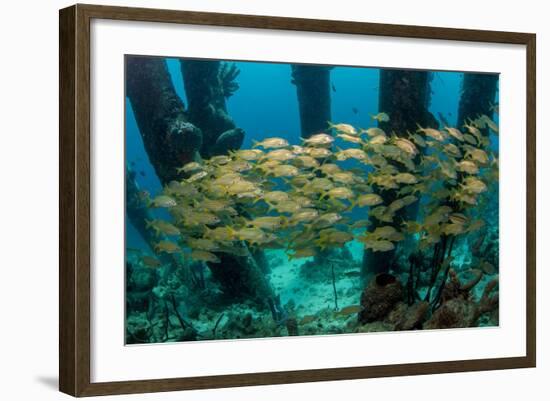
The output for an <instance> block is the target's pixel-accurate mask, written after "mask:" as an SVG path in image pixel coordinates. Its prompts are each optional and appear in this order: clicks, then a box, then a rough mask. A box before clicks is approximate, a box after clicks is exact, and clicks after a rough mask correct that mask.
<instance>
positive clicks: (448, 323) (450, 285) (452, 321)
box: [424, 269, 498, 329]
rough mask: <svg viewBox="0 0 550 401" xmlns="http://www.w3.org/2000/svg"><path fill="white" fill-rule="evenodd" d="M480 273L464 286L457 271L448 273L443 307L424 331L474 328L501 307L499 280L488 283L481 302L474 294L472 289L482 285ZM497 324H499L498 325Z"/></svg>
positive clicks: (430, 320)
mask: <svg viewBox="0 0 550 401" xmlns="http://www.w3.org/2000/svg"><path fill="white" fill-rule="evenodd" d="M480 279H481V272H479V271H477V272H475V273H474V274H473V277H472V278H470V279H469V280H468V281H466V282H465V283H462V282H461V280H460V279H459V277H458V274H457V273H456V272H455V271H454V270H452V269H451V270H450V271H449V280H448V282H447V283H446V284H445V289H444V291H443V294H442V298H441V300H442V304H441V306H440V307H439V308H438V309H437V310H436V311H435V312H434V313H433V315H432V316H431V318H430V319H429V320H428V321H427V322H426V323H425V324H424V328H425V329H449V328H459V327H473V326H476V325H477V323H478V320H479V318H480V317H481V315H483V314H486V313H491V312H493V311H494V310H495V309H497V308H498V292H497V293H496V294H493V295H491V294H492V293H493V291H494V290H495V288H496V287H497V285H498V278H494V279H492V280H491V281H489V282H488V283H487V284H486V285H485V288H484V290H483V294H482V296H481V298H480V299H479V301H476V300H475V299H474V297H473V295H472V289H473V288H474V287H475V286H476V285H477V284H478V283H479V281H480ZM497 324H498V323H497Z"/></svg>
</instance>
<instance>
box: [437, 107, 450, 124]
mask: <svg viewBox="0 0 550 401" xmlns="http://www.w3.org/2000/svg"><path fill="white" fill-rule="evenodd" d="M437 115H438V116H439V119H440V120H441V122H442V123H443V125H444V126H445V127H450V126H451V124H449V121H448V120H447V119H446V118H445V116H444V115H443V114H442V113H441V112H440V111H438V112H437Z"/></svg>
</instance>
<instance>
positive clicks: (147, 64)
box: [126, 56, 202, 184]
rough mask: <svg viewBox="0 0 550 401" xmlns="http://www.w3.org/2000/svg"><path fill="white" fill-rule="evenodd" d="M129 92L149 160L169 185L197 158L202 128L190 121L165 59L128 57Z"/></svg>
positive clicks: (127, 78)
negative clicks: (181, 169) (179, 171)
mask: <svg viewBox="0 0 550 401" xmlns="http://www.w3.org/2000/svg"><path fill="white" fill-rule="evenodd" d="M126 95H127V96H128V98H129V99H130V103H131V105H132V109H133V111H134V115H135V117H136V121H137V125H138V127H139V132H140V134H141V136H142V138H143V144H144V146H145V150H146V151H147V155H148V156H149V160H150V161H151V164H152V165H153V168H154V169H155V172H156V174H157V176H158V178H159V179H160V181H161V182H162V183H163V184H167V183H169V182H170V181H172V180H174V179H176V178H177V172H176V168H177V167H180V166H182V165H184V164H185V163H188V162H190V161H192V160H193V159H194V158H195V156H196V152H197V151H198V150H199V149H200V147H201V145H202V133H201V130H200V129H199V128H197V127H196V126H195V125H193V124H191V123H190V122H189V120H188V117H187V115H186V112H185V109H184V105H183V102H182V101H181V99H180V98H179V97H178V95H177V94H176V91H175V90H174V87H173V85H172V81H171V79H170V75H169V72H168V68H167V66H166V62H165V61H164V59H162V58H157V57H138V56H132V57H127V58H126Z"/></svg>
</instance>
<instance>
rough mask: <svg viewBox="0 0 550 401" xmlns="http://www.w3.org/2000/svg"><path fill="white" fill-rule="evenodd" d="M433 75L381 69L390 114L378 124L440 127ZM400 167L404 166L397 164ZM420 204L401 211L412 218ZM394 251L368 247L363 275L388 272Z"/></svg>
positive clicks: (389, 197) (403, 132)
mask: <svg viewBox="0 0 550 401" xmlns="http://www.w3.org/2000/svg"><path fill="white" fill-rule="evenodd" d="M430 81H431V76H430V73H429V72H427V71H406V70H390V69H384V70H380V92H379V97H378V109H379V110H383V111H384V112H386V113H387V114H388V115H389V117H390V118H389V119H388V120H387V121H379V124H378V126H379V128H381V129H383V130H384V131H385V132H386V133H387V134H395V135H397V136H398V137H403V138H408V132H415V131H416V130H417V128H418V124H420V125H421V126H423V127H426V126H433V127H437V125H436V122H435V118H434V117H433V116H432V115H431V113H430V112H429V111H428V107H429V104H430ZM398 167H399V168H400V169H402V167H403V166H400V165H398ZM381 195H382V198H383V199H384V204H390V203H391V202H393V201H394V200H396V199H397V194H396V191H394V190H385V191H382V192H381ZM417 209H418V204H417V203H416V202H415V203H413V204H412V205H409V206H408V207H407V208H404V209H402V210H401V211H400V214H401V215H404V214H406V215H407V216H408V217H409V218H410V219H414V218H415V217H416V212H417ZM394 253H395V251H394V250H392V251H389V252H384V253H381V252H371V251H368V250H367V251H365V253H364V256H363V269H362V274H363V278H364V279H367V278H368V277H370V275H372V274H377V273H382V272H388V271H389V270H390V268H391V262H392V260H393V255H394Z"/></svg>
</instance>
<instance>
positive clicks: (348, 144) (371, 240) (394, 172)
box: [146, 113, 498, 267]
mask: <svg viewBox="0 0 550 401" xmlns="http://www.w3.org/2000/svg"><path fill="white" fill-rule="evenodd" d="M372 118H373V119H374V120H376V121H389V118H390V117H389V116H388V115H387V114H386V113H379V114H377V115H376V116H372ZM483 129H489V130H490V131H491V132H492V133H494V134H495V135H498V126H497V124H496V123H495V122H494V121H493V120H491V118H489V117H487V116H485V115H483V116H480V117H479V118H477V119H476V120H473V121H468V122H467V123H466V124H465V125H464V126H463V127H462V128H461V129H458V128H454V127H444V129H441V130H439V129H434V128H423V127H421V126H418V129H417V130H416V132H408V133H407V134H406V135H400V136H397V135H395V134H394V133H387V132H384V131H383V130H382V129H380V128H376V127H372V128H368V129H359V128H356V127H353V126H351V125H349V124H343V123H342V124H332V123H329V125H328V127H327V130H326V132H322V133H318V134H316V135H313V136H311V137H309V138H305V139H302V142H301V143H300V144H289V143H288V141H287V140H285V139H283V138H279V137H273V138H267V139H264V140H262V141H261V142H255V143H254V145H253V147H252V149H241V150H237V151H234V152H231V153H230V154H228V155H221V156H214V157H212V158H210V159H208V160H202V161H194V162H191V163H188V164H186V165H184V166H181V168H179V169H178V170H177V172H178V174H179V176H180V177H181V179H179V180H178V181H172V182H171V183H170V184H169V185H167V186H165V188H164V189H163V191H162V193H160V194H158V195H157V196H155V197H153V198H148V199H147V200H146V201H147V203H148V206H149V207H150V208H163V209H166V210H167V211H168V212H169V214H170V216H171V220H170V221H165V220H160V219H156V220H153V221H148V222H147V225H148V227H150V228H151V229H153V230H154V232H155V233H157V235H158V236H159V241H158V243H157V244H156V246H155V251H156V252H166V253H182V254H183V255H185V256H186V257H189V258H191V259H192V260H195V261H204V262H211V263H219V262H220V254H221V253H229V254H233V255H237V256H245V255H247V254H248V252H249V250H250V248H251V247H260V248H263V249H266V248H271V249H273V248H277V249H284V250H285V251H286V253H287V254H288V256H289V258H305V257H311V256H314V255H316V254H317V253H318V252H319V251H320V250H324V249H326V248H332V247H341V246H343V245H344V244H346V243H348V242H350V241H353V240H356V241H360V242H362V243H363V244H364V246H365V248H367V249H370V250H372V251H374V252H386V251H390V250H392V249H394V248H395V245H396V243H397V242H399V241H403V240H404V239H405V238H406V237H407V236H409V235H415V236H416V238H418V240H419V241H420V245H421V246H427V245H429V244H433V243H436V242H438V241H439V240H440V239H441V236H443V235H447V236H452V235H460V234H464V233H468V232H471V231H475V230H478V229H479V228H481V227H482V226H483V224H484V223H483V221H482V220H479V219H475V218H474V216H473V215H474V213H471V209H472V208H471V207H472V206H475V205H476V204H477V203H478V201H479V197H480V196H483V194H484V193H486V192H487V191H488V187H489V186H490V185H491V183H494V182H498V158H497V155H495V154H494V153H491V152H489V151H488V149H489V139H488V137H487V136H484V135H483V134H482V132H481V130H483ZM337 138H338V139H340V140H341V143H343V144H345V146H343V147H344V149H342V148H340V147H337V146H336V145H335V140H336V139H337ZM388 193H391V194H392V195H391V196H386V194H388ZM421 197H422V198H423V201H422V202H423V207H422V211H423V212H422V213H421V214H419V216H418V219H416V220H414V221H409V220H407V219H406V217H405V216H406V214H404V213H400V210H401V209H403V208H406V207H407V206H409V205H412V204H413V203H415V202H417V201H419V198H421ZM385 198H386V199H390V200H391V201H388V202H385V200H384V199H385ZM354 209H360V211H361V213H362V215H363V216H364V217H363V218H362V219H359V220H357V218H356V216H357V211H356V212H354V217H355V218H354V219H353V221H352V219H351V218H350V214H351V212H352V211H353V210H354ZM371 225H372V227H375V228H372V229H370V230H369V226H371ZM151 264H152V265H154V266H155V267H156V266H158V263H156V262H154V263H151Z"/></svg>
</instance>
